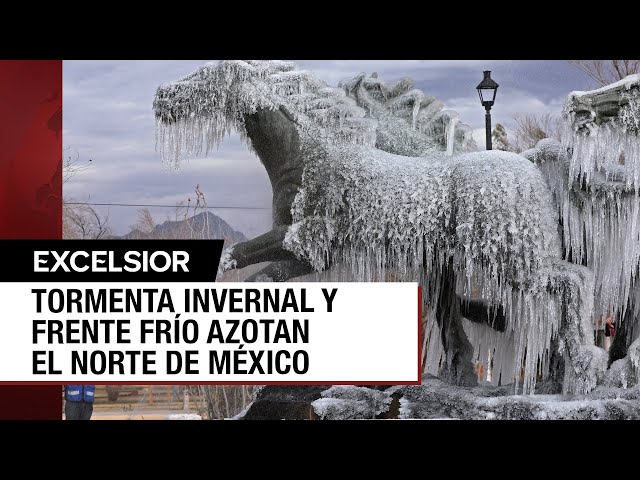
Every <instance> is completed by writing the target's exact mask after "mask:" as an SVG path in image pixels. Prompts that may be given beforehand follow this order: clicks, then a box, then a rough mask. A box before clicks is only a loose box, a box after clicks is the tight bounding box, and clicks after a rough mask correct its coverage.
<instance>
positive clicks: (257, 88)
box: [154, 61, 603, 404]
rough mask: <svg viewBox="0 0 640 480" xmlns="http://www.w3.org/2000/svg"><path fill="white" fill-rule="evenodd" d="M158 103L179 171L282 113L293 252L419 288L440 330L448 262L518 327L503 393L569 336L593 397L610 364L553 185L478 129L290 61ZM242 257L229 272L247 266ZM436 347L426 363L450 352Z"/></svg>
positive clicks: (365, 80) (240, 70)
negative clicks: (293, 163)
mask: <svg viewBox="0 0 640 480" xmlns="http://www.w3.org/2000/svg"><path fill="white" fill-rule="evenodd" d="M154 109H155V112H156V118H157V120H158V131H157V134H158V148H159V150H160V152H161V154H162V156H163V158H164V159H165V161H167V162H168V163H169V164H171V165H174V166H177V165H178V162H179V160H180V158H182V157H184V156H190V155H191V156H193V155H202V154H207V153H208V152H209V151H210V150H211V149H212V148H214V147H215V146H216V145H217V144H218V143H219V142H220V141H222V139H223V138H224V136H225V135H226V134H228V133H229V132H230V131H232V130H237V131H238V132H239V133H240V135H241V136H242V135H244V136H245V137H246V135H247V132H246V130H245V121H246V116H247V115H252V114H254V113H256V112H258V111H260V110H271V111H275V110H278V111H280V112H283V114H284V115H285V116H286V118H288V119H290V121H291V122H293V124H294V125H295V130H296V135H297V136H299V141H300V151H301V155H299V156H296V157H295V158H296V159H297V158H299V159H300V161H301V162H303V172H302V180H301V185H300V187H299V189H298V191H297V194H296V195H295V199H294V200H293V204H292V205H291V214H292V216H293V223H291V224H290V226H289V227H288V229H287V230H286V235H285V237H284V241H283V242H281V247H284V249H286V250H288V251H289V252H292V253H293V254H295V255H296V257H297V258H299V259H302V260H304V261H306V262H307V263H308V264H310V265H311V266H313V268H314V269H315V270H316V271H323V270H325V269H328V273H329V277H328V278H327V280H361V281H381V280H385V279H387V276H388V274H392V275H393V277H394V278H395V279H397V280H412V281H418V282H420V283H421V284H422V285H423V287H424V292H425V295H424V296H423V298H424V301H425V303H426V305H427V310H428V312H429V314H428V317H429V325H428V330H432V331H435V329H436V328H437V323H436V314H435V309H436V308H437V305H438V299H439V296H440V295H441V293H442V292H440V291H439V289H440V285H441V283H442V282H441V280H442V279H443V278H445V277H446V275H445V274H444V273H443V272H444V270H445V269H446V268H447V267H446V265H451V268H452V269H453V270H454V271H455V272H456V273H457V275H456V281H457V282H458V284H459V285H457V290H458V291H459V293H460V295H461V296H462V297H463V298H467V299H469V298H471V297H478V298H480V299H482V300H484V301H486V302H487V304H494V305H502V306H503V307H504V310H505V312H506V318H507V325H506V329H505V332H504V333H502V334H501V335H502V337H501V339H500V341H498V340H495V342H494V344H495V346H496V348H498V349H499V350H500V351H499V352H497V353H496V357H495V358H498V364H499V370H500V371H501V374H502V375H501V378H502V383H503V384H505V383H509V382H510V381H513V382H514V383H515V384H516V389H519V390H520V391H522V392H524V393H533V391H534V389H535V384H536V381H537V377H538V373H539V371H542V370H545V369H544V366H545V365H548V358H549V355H550V353H551V349H552V340H553V339H554V338H555V337H557V336H558V335H560V334H561V333H563V334H564V337H563V339H562V342H561V343H562V344H561V345H560V348H561V349H562V352H563V354H564V356H565V358H566V360H567V362H566V363H567V365H566V367H565V370H566V372H567V373H566V375H565V390H566V391H567V392H586V391H589V390H590V389H593V388H594V386H595V384H596V383H597V381H598V378H599V376H600V375H601V372H602V370H603V362H602V359H603V357H602V355H600V351H599V350H593V349H591V348H590V347H591V346H593V335H592V331H590V330H589V328H587V327H586V325H589V323H588V319H589V318H590V315H591V310H592V305H593V304H592V301H591V300H592V295H593V283H592V281H591V277H590V274H589V272H588V271H587V270H586V269H584V268H583V267H580V266H576V265H571V264H570V263H568V262H564V261H563V260H562V259H561V255H562V253H561V242H560V236H559V234H558V223H557V212H556V211H555V209H554V207H553V200H552V193H551V191H550V189H549V187H548V185H547V181H546V177H545V176H544V175H543V174H542V173H541V171H540V170H539V169H538V168H536V166H535V165H533V164H532V163H531V162H529V161H528V160H526V159H525V158H523V157H521V156H519V155H516V154H513V153H507V152H499V151H492V152H476V153H463V154H461V153H462V152H465V151H468V150H474V149H475V144H474V143H473V141H472V139H471V135H470V128H469V127H467V126H465V125H463V124H461V123H460V122H459V121H458V120H457V114H455V113H454V112H449V111H446V110H443V109H442V104H441V103H440V102H438V101H437V100H435V99H433V98H432V97H429V96H427V95H425V94H424V93H423V92H421V91H419V90H417V89H415V88H413V83H412V82H411V81H410V80H408V79H404V80H401V81H399V82H397V83H395V84H393V85H387V84H386V83H384V82H383V81H382V80H380V79H378V78H377V75H375V74H374V75H372V76H370V77H366V76H365V75H364V74H362V75H359V76H357V77H354V78H352V79H350V80H346V81H344V82H342V83H341V84H340V87H339V88H331V87H328V86H327V85H325V84H324V83H323V82H320V81H318V80H317V79H315V77H314V76H313V75H312V74H311V73H309V72H305V71H298V70H296V69H295V66H294V65H292V64H290V63H287V62H262V61H259V62H253V61H249V62H242V61H225V62H220V63H219V64H217V65H207V66H205V67H203V68H201V69H199V70H198V71H197V72H195V73H194V74H192V75H190V76H188V77H185V78H184V79H183V80H181V81H179V82H174V83H171V84H167V85H163V86H162V87H160V88H159V89H158V92H157V94H156V98H155V101H154ZM450 154H453V155H450ZM274 231H275V230H274ZM241 247H242V245H238V246H237V250H241V249H242V248H241ZM234 255H235V251H233V252H227V255H226V256H225V258H224V259H223V262H221V264H223V265H228V266H232V265H235V264H234V261H235V260H236V258H235V257H234ZM427 340H428V344H429V345H430V348H431V347H432V350H431V351H430V352H428V355H427V364H428V365H427V368H428V369H429V368H434V367H433V366H432V365H430V364H429V362H432V361H436V359H437V358H438V357H439V356H438V355H437V353H438V348H440V349H442V344H441V342H438V341H437V340H438V339H437V335H433V334H430V335H429V336H428V339H427ZM491 341H494V340H492V339H484V340H479V339H474V343H475V344H476V346H477V344H479V343H482V342H485V343H486V342H491ZM432 344H433V345H432ZM478 348H479V347H478ZM449 355H453V353H451V352H449ZM440 357H441V356H440ZM437 361H438V362H439V361H440V360H439V358H438V360H437ZM445 361H446V362H449V363H450V362H451V361H452V359H451V358H448V357H447V358H446V359H445ZM542 373H543V376H544V375H546V372H542ZM325 403H326V404H329V403H331V402H325ZM334 403H335V402H334Z"/></svg>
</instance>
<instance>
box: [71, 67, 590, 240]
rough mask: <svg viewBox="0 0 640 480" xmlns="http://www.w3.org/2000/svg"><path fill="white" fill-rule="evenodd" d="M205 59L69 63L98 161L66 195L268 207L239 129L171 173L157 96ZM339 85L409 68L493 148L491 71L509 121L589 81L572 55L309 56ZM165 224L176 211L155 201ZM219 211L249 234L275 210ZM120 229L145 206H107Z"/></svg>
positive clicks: (553, 104) (266, 187) (260, 229)
mask: <svg viewBox="0 0 640 480" xmlns="http://www.w3.org/2000/svg"><path fill="white" fill-rule="evenodd" d="M205 62H206V60H202V61H194V60H188V61H187V60H184V61H183V60H178V61H133V60H128V61H65V62H64V65H63V71H64V85H63V87H64V88H63V95H64V99H63V100H64V136H63V142H64V145H65V148H66V152H67V154H69V153H70V154H78V155H79V158H80V160H81V161H88V160H89V159H91V160H92V162H91V164H92V165H91V167H90V168H88V169H86V170H84V171H82V172H80V173H78V174H77V175H76V176H75V177H74V178H72V179H71V180H70V181H69V182H67V183H66V184H65V185H64V194H65V197H66V198H67V199H70V198H72V199H74V200H78V201H91V202H96V203H136V204H138V203H149V204H169V205H174V204H175V203H176V202H178V201H185V200H186V199H187V198H189V197H192V198H193V189H194V187H195V185H196V184H200V188H201V190H202V191H203V193H204V194H205V196H206V199H207V203H208V205H210V206H233V207H269V206H270V204H271V186H270V184H269V181H268V178H267V175H266V172H265V171H264V168H263V167H262V166H261V165H260V162H259V160H258V159H257V158H256V157H255V156H254V155H252V154H251V153H249V151H248V149H247V147H246V146H244V145H242V144H241V143H240V141H239V139H238V138H237V137H233V138H229V139H227V140H226V141H225V142H224V143H223V144H222V145H221V146H220V149H219V150H218V151H216V152H215V153H213V154H211V155H210V157H209V158H206V159H199V160H191V161H190V162H189V163H186V162H185V163H184V165H183V167H182V169H181V170H180V171H179V172H177V173H175V172H168V171H166V170H165V169H164V168H163V166H162V163H161V160H160V158H159V155H158V154H157V153H156V152H155V136H154V131H155V121H154V116H153V111H152V102H153V96H154V94H155V91H156V88H157V87H158V85H160V84H162V83H165V82H170V81H173V80H177V79H179V78H180V77H182V76H184V75H186V74H189V73H191V72H192V71H194V70H195V69H197V68H198V67H200V66H201V65H202V64H204V63H205ZM296 63H297V64H298V65H299V66H300V67H301V68H305V69H308V70H311V71H313V72H314V73H315V74H316V75H317V76H318V77H319V78H321V79H322V80H324V81H326V82H327V83H329V84H330V85H333V86H336V85H337V83H338V82H339V81H340V80H341V79H343V78H348V77H353V76H355V75H357V74H358V73H360V72H366V73H368V74H370V73H372V72H378V75H379V77H380V78H382V79H384V80H387V81H389V82H391V81H394V80H397V79H398V78H400V77H403V76H409V77H412V78H413V79H414V81H415V82H416V86H417V88H420V89H421V90H423V91H424V92H425V93H428V94H430V95H433V96H435V97H436V98H438V99H440V100H441V101H443V102H444V104H445V108H448V109H452V110H455V111H457V112H458V113H459V114H460V118H461V120H462V121H463V122H464V123H467V124H469V125H471V126H472V127H473V128H474V129H475V130H476V131H475V132H474V136H475V137H476V139H477V142H478V146H479V147H481V148H484V140H483V138H484V109H483V108H482V107H481V105H480V102H479V99H478V94H477V93H476V90H475V86H476V85H477V84H478V83H479V82H480V80H481V79H482V71H483V70H492V75H491V76H492V78H494V79H495V80H496V81H497V82H498V83H499V84H500V88H499V90H498V96H497V98H496V104H495V106H494V108H493V109H492V117H493V123H494V125H495V123H496V122H501V123H504V124H506V125H507V126H509V124H511V123H512V120H511V117H512V116H513V115H514V114H516V113H522V112H524V113H536V114H541V113H546V112H552V113H557V112H559V111H560V109H561V107H562V103H563V101H564V98H565V97H566V95H567V94H568V93H569V92H570V91H572V90H584V89H588V88H589V87H591V86H592V85H591V84H590V82H589V79H588V78H586V77H585V76H584V75H583V74H582V73H581V72H579V71H577V70H576V69H575V68H573V67H572V66H570V65H569V64H568V63H567V62H565V61H559V60H555V61H517V60H510V61H495V60H492V61H484V60H469V61H462V60H449V61H445V60H433V61H432V60H424V61H422V60H420V61H406V60H402V61H393V60H378V61H371V60H367V61H345V60H336V61H330V60H322V61H321V60H300V61H296ZM150 210H151V212H152V213H153V215H154V217H155V219H156V221H157V222H159V223H160V222H162V221H164V220H166V219H167V215H168V214H171V213H172V212H171V209H166V208H151V209H150ZM212 211H213V212H214V213H216V214H217V215H219V216H220V217H222V218H224V219H225V220H226V221H227V222H228V223H229V224H230V225H231V226H232V227H234V228H235V229H237V230H240V231H242V232H243V233H244V234H245V235H247V236H248V237H253V236H256V235H259V234H261V233H264V232H265V231H267V230H269V229H270V226H271V212H270V211H268V210H266V211H265V210H238V209H233V210H232V209H222V208H215V209H213V210H212ZM101 212H103V213H108V214H109V219H110V224H111V226H112V228H113V230H114V233H116V234H124V233H126V232H128V231H129V227H130V226H131V225H132V224H133V223H135V220H136V216H137V209H136V208H132V207H109V208H108V209H107V208H102V209H101Z"/></svg>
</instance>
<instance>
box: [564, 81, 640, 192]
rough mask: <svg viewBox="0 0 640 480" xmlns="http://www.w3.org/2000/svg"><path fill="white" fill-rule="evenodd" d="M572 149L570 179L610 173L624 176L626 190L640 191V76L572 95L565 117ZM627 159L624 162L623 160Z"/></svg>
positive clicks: (584, 178) (587, 179) (569, 98)
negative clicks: (613, 171)
mask: <svg viewBox="0 0 640 480" xmlns="http://www.w3.org/2000/svg"><path fill="white" fill-rule="evenodd" d="M563 116H564V118H565V121H566V130H567V133H566V138H565V139H564V140H565V141H566V143H567V146H569V147H570V148H571V149H572V151H573V152H572V155H571V162H570V166H569V175H570V180H579V181H582V180H584V181H586V183H587V184H589V183H590V181H591V177H592V176H593V175H594V174H597V173H599V172H600V173H604V174H606V173H607V171H608V170H611V169H613V170H616V171H618V172H619V173H623V174H624V175H623V176H624V181H625V183H626V185H627V187H631V188H633V189H634V190H635V191H636V193H637V192H638V189H639V188H640V75H630V76H628V77H626V78H625V79H623V80H621V81H619V82H616V83H614V84H611V85H608V86H606V87H603V88H599V89H597V90H592V91H590V92H573V93H572V94H570V95H569V97H568V98H567V102H566V104H565V109H564V114H563ZM622 158H624V160H622Z"/></svg>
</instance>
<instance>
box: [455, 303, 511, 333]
mask: <svg viewBox="0 0 640 480" xmlns="http://www.w3.org/2000/svg"><path fill="white" fill-rule="evenodd" d="M458 301H459V302H460V311H461V314H462V316H463V317H464V318H466V319H467V320H469V321H471V322H473V323H482V324H484V325H488V326H490V327H491V328H493V329H494V330H497V331H498V332H504V331H505V330H506V329H507V317H506V316H505V313H504V308H503V307H502V305H498V306H494V305H487V304H486V303H485V302H483V301H481V300H465V299H463V298H461V297H459V296H458Z"/></svg>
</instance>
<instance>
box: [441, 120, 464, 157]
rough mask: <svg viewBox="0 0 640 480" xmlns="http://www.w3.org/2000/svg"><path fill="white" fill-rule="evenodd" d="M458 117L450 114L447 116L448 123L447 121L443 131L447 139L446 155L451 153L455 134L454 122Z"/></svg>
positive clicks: (455, 122)
mask: <svg viewBox="0 0 640 480" xmlns="http://www.w3.org/2000/svg"><path fill="white" fill-rule="evenodd" d="M459 120H460V119H459V118H458V117H454V116H452V117H451V118H449V123H447V130H446V133H445V136H446V139H447V155H449V156H452V155H453V147H454V144H455V134H456V124H457V123H458V121H459Z"/></svg>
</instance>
